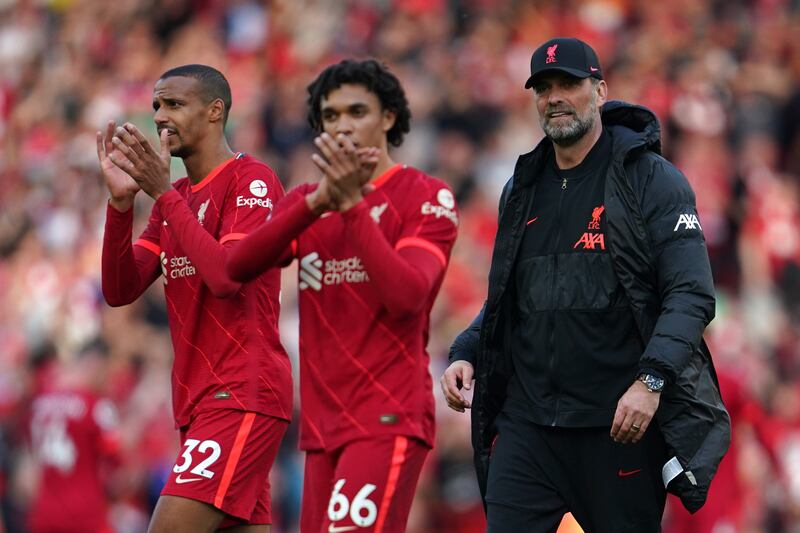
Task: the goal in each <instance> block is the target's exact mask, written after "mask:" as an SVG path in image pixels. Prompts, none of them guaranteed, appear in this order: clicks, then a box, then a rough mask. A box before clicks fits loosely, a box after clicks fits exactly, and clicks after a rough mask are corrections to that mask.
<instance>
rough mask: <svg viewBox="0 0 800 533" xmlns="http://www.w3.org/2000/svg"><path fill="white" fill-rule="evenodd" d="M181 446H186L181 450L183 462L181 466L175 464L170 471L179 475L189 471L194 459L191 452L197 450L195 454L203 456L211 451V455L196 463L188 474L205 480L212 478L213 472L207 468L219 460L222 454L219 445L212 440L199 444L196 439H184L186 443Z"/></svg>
mask: <svg viewBox="0 0 800 533" xmlns="http://www.w3.org/2000/svg"><path fill="white" fill-rule="evenodd" d="M183 445H184V446H186V449H185V450H183V453H182V454H181V457H182V458H183V462H182V463H181V464H177V463H176V464H175V467H174V468H173V469H172V471H173V472H175V473H176V474H180V473H182V472H186V471H187V470H189V467H191V466H192V463H193V462H194V459H193V458H192V452H193V451H194V449H195V448H197V452H198V453H200V454H205V453H207V452H208V451H211V453H210V454H209V455H208V456H207V457H206V458H205V459H203V460H202V461H200V462H199V463H197V465H195V467H194V468H192V469H191V470H190V473H192V474H195V475H198V476H202V477H204V478H207V479H211V478H212V477H214V472H212V471H211V470H209V469H208V467H210V466H211V465H213V464H214V463H216V462H217V459H219V456H220V454H221V453H222V448H220V445H219V443H218V442H217V441H214V440H204V441H202V442H200V441H199V440H197V439H186V442H185V443H184V444H183Z"/></svg>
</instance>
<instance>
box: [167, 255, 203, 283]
mask: <svg viewBox="0 0 800 533" xmlns="http://www.w3.org/2000/svg"><path fill="white" fill-rule="evenodd" d="M195 274H197V269H196V268H195V267H194V265H193V264H192V262H191V261H189V258H188V257H186V256H183V257H172V258H170V260H169V277H170V278H172V279H178V278H185V277H187V276H194V275H195Z"/></svg>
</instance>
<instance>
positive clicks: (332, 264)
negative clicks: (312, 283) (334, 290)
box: [322, 256, 369, 285]
mask: <svg viewBox="0 0 800 533" xmlns="http://www.w3.org/2000/svg"><path fill="white" fill-rule="evenodd" d="M367 281H369V276H368V275H367V273H366V272H365V271H364V265H362V264H361V259H360V258H359V257H356V256H353V257H348V258H347V259H329V260H327V261H325V273H324V275H323V277H322V282H323V283H324V284H325V285H337V284H339V283H364V282H367Z"/></svg>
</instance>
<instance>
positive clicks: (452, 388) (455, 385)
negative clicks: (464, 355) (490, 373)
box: [439, 361, 475, 413]
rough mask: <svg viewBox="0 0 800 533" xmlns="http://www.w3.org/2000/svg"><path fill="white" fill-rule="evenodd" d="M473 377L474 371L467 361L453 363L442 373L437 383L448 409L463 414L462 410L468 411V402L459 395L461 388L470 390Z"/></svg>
mask: <svg viewBox="0 0 800 533" xmlns="http://www.w3.org/2000/svg"><path fill="white" fill-rule="evenodd" d="M474 375H475V369H474V368H473V366H472V364H471V363H468V362H467V361H455V362H454V363H453V364H452V365H450V366H449V367H447V370H445V371H444V374H442V378H441V379H440V380H439V383H440V384H441V386H442V392H443V393H444V397H445V399H446V400H447V406H448V407H449V408H450V409H452V410H454V411H458V412H459V413H463V412H464V409H469V408H470V407H471V406H472V404H470V402H469V400H467V399H466V398H464V395H463V394H461V387H462V386H463V387H464V388H465V389H467V390H470V389H471V388H472V380H473V376H474Z"/></svg>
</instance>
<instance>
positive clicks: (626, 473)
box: [617, 468, 642, 477]
mask: <svg viewBox="0 0 800 533" xmlns="http://www.w3.org/2000/svg"><path fill="white" fill-rule="evenodd" d="M641 471H642V469H641V468H637V469H636V470H629V471H628V472H625V471H624V470H622V469H621V468H620V469H619V471H618V472H617V475H618V476H619V477H628V476H632V475H634V474H638V473H639V472H641Z"/></svg>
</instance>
